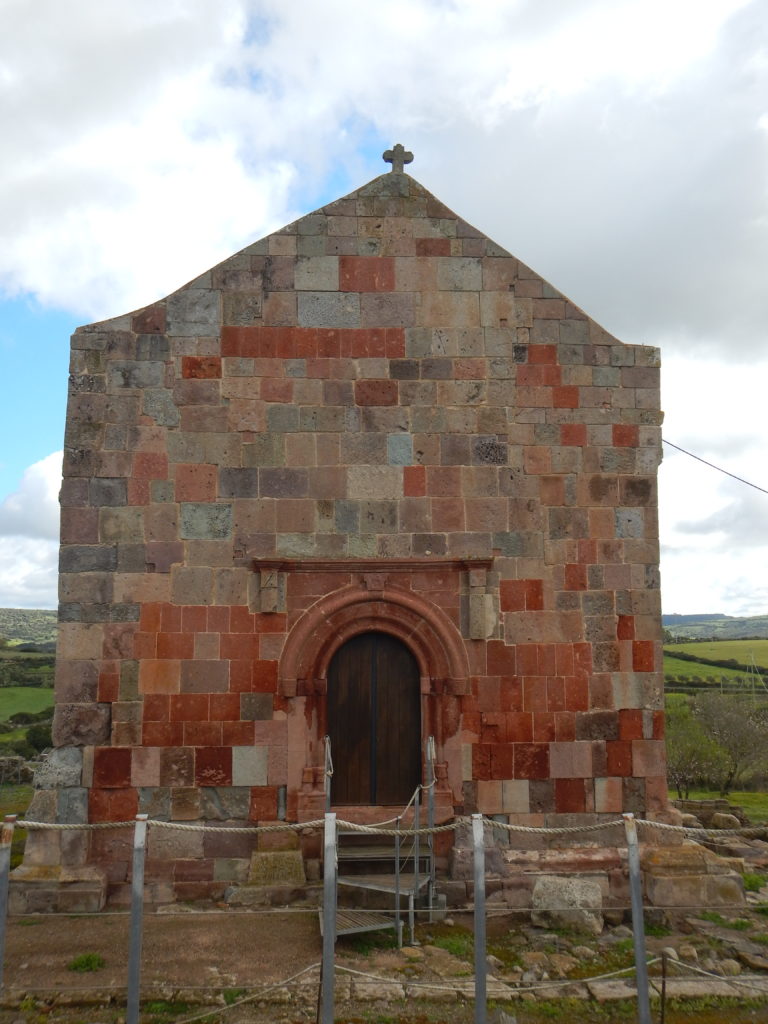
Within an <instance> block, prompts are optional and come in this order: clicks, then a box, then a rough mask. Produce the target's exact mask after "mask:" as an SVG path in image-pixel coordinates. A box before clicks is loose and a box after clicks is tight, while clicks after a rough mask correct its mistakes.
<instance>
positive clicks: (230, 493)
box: [219, 469, 259, 498]
mask: <svg viewBox="0 0 768 1024" xmlns="http://www.w3.org/2000/svg"><path fill="white" fill-rule="evenodd" d="M219 493H220V494H221V496H222V497H224V498H255V497H257V496H258V493H259V471H258V469H220V470H219Z"/></svg>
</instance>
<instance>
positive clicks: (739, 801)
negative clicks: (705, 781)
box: [669, 789, 768, 822]
mask: <svg viewBox="0 0 768 1024" xmlns="http://www.w3.org/2000/svg"><path fill="white" fill-rule="evenodd" d="M669 799H670V800H677V790H676V789H670V791H669ZM689 799H690V800H719V799H720V794H719V793H718V792H717V790H716V789H692V790H691V792H690V796H689ZM728 802H729V803H731V804H734V806H736V807H741V808H742V809H743V810H744V813H745V814H746V815H747V817H748V818H749V819H750V821H752V822H762V821H768V793H767V792H751V791H749V790H746V789H735V790H733V792H732V793H729V794H728Z"/></svg>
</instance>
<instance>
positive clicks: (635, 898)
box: [622, 814, 651, 1024]
mask: <svg viewBox="0 0 768 1024" xmlns="http://www.w3.org/2000/svg"><path fill="white" fill-rule="evenodd" d="M622 818H623V819H624V831H625V833H626V836H627V855H628V860H629V894H630V897H631V900H632V932H633V934H634V945H635V983H636V985H637V1019H638V1021H639V1024H651V1001H650V995H649V991H648V961H647V959H646V953H645V922H644V920H643V884H642V878H641V875H640V851H639V848H638V845H637V824H636V823H635V816H634V814H622Z"/></svg>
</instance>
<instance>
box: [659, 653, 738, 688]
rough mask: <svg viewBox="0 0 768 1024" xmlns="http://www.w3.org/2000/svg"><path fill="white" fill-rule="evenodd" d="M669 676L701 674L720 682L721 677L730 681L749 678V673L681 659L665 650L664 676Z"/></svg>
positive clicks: (702, 677) (704, 677)
mask: <svg viewBox="0 0 768 1024" xmlns="http://www.w3.org/2000/svg"><path fill="white" fill-rule="evenodd" d="M669 676H677V677H681V676H687V677H688V679H691V678H693V676H699V677H700V678H701V679H714V680H715V681H716V682H719V681H720V678H721V677H722V678H723V679H727V680H728V681H729V682H731V681H732V682H736V681H737V680H738V679H742V680H745V679H747V673H746V672H740V671H739V670H738V669H735V668H716V667H715V666H714V665H702V664H700V663H699V662H696V661H681V660H680V659H679V658H675V657H673V656H672V655H671V654H669V653H667V651H666V650H665V651H664V677H665V678H668V677H669Z"/></svg>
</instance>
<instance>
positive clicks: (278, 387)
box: [259, 377, 293, 403]
mask: <svg viewBox="0 0 768 1024" xmlns="http://www.w3.org/2000/svg"><path fill="white" fill-rule="evenodd" d="M259 392H260V397H261V399H262V401H264V402H286V403H288V402H292V401H293V381H292V380H291V379H290V378H275V377H263V378H262V381H261V387H260V389H259Z"/></svg>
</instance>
